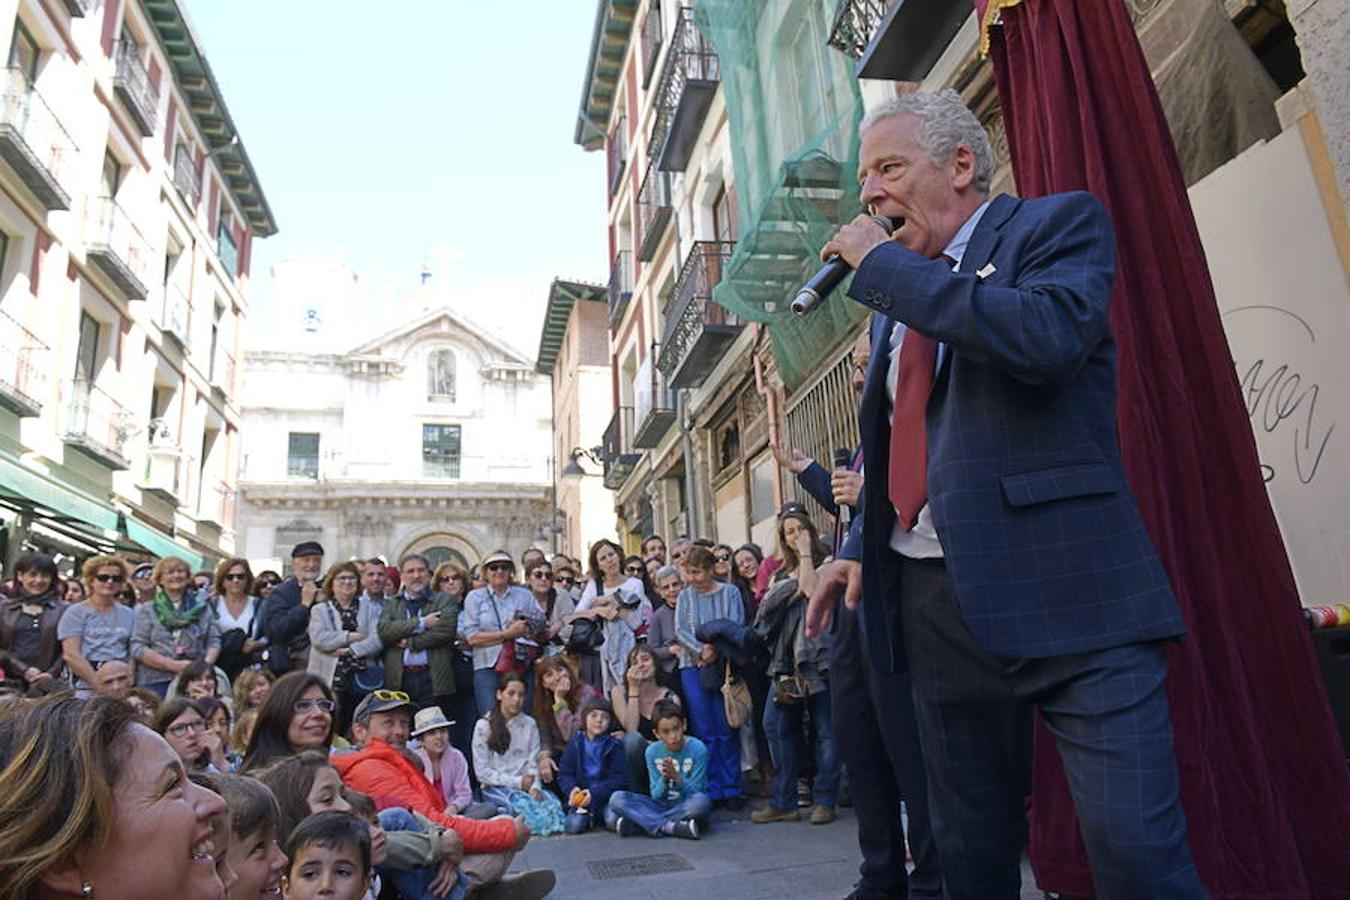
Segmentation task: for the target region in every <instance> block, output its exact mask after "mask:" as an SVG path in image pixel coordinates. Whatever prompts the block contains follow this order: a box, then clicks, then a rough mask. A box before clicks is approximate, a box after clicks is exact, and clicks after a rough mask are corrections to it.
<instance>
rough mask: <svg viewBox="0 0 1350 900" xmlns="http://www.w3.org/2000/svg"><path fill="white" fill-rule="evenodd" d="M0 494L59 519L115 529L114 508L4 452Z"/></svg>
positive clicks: (0, 466) (1, 458)
mask: <svg viewBox="0 0 1350 900" xmlns="http://www.w3.org/2000/svg"><path fill="white" fill-rule="evenodd" d="M0 494H3V495H5V496H7V497H13V498H14V499H16V500H19V501H21V502H22V503H23V505H25V506H33V507H35V508H38V509H41V510H46V511H48V512H51V513H54V514H55V517H56V518H59V519H73V520H75V521H77V522H84V523H85V524H87V525H92V526H94V527H95V528H99V529H105V530H108V531H116V530H117V511H116V510H114V509H113V508H112V507H111V506H109V505H108V504H106V503H103V502H100V501H98V500H95V499H94V498H92V497H89V496H87V495H85V494H82V493H79V492H78V491H76V490H74V489H72V488H69V487H67V486H66V485H63V484H60V483H58V482H56V481H52V480H51V479H50V478H47V477H46V476H45V475H42V474H41V473H38V472H35V471H33V470H32V469H29V468H28V467H26V466H24V465H23V464H22V463H20V462H19V461H18V460H16V459H14V458H13V457H12V456H9V455H7V454H0Z"/></svg>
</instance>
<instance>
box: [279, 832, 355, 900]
mask: <svg viewBox="0 0 1350 900" xmlns="http://www.w3.org/2000/svg"><path fill="white" fill-rule="evenodd" d="M282 886H283V887H284V888H285V893H286V900H316V898H320V897H322V898H324V900H361V898H362V897H364V896H365V893H366V891H367V890H369V888H370V873H369V872H365V871H362V869H361V850H360V848H359V847H357V846H356V845H355V844H335V845H334V846H332V847H324V846H321V845H319V844H305V845H304V846H302V847H300V848H299V849H298V850H297V851H296V853H295V859H293V860H291V868H290V872H289V873H288V874H287V876H286V877H285V878H284V879H282Z"/></svg>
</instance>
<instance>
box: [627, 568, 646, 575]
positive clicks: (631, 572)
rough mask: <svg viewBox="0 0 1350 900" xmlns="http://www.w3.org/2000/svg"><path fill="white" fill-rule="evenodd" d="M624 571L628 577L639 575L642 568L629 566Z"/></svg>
mask: <svg viewBox="0 0 1350 900" xmlns="http://www.w3.org/2000/svg"><path fill="white" fill-rule="evenodd" d="M624 571H625V572H627V573H628V574H629V575H641V574H642V566H629V567H628V568H626V569H624Z"/></svg>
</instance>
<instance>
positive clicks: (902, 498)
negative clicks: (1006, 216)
mask: <svg viewBox="0 0 1350 900" xmlns="http://www.w3.org/2000/svg"><path fill="white" fill-rule="evenodd" d="M942 259H943V260H944V261H945V262H946V263H947V264H948V265H951V263H952V260H951V258H950V257H947V256H943V257H942ZM936 363H937V343H936V342H935V341H934V340H933V339H932V338H930V337H928V336H927V335H924V334H920V333H919V332H917V331H915V330H914V329H913V328H908V327H907V328H906V329H905V337H904V340H902V341H901V342H900V364H899V365H898V366H897V367H896V373H895V407H894V409H893V410H892V412H891V446H890V464H889V466H888V468H887V470H886V474H887V482H888V487H889V494H890V499H891V505H892V506H894V507H895V512H896V514H897V515H898V516H899V517H900V524H901V525H902V526H903V527H904V529H905V530H906V531H909V530H910V529H911V528H913V527H914V523H915V522H917V521H918V519H919V510H921V509H923V507H924V504H925V503H927V502H928V431H927V429H926V427H925V419H924V409H925V408H926V407H927V405H928V395H929V393H930V392H931V391H932V390H933V370H934V368H935V367H936Z"/></svg>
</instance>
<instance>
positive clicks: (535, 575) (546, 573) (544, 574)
mask: <svg viewBox="0 0 1350 900" xmlns="http://www.w3.org/2000/svg"><path fill="white" fill-rule="evenodd" d="M530 577H531V578H552V577H553V573H552V572H550V571H548V570H547V569H540V570H539V571H537V572H531V573H530Z"/></svg>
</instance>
